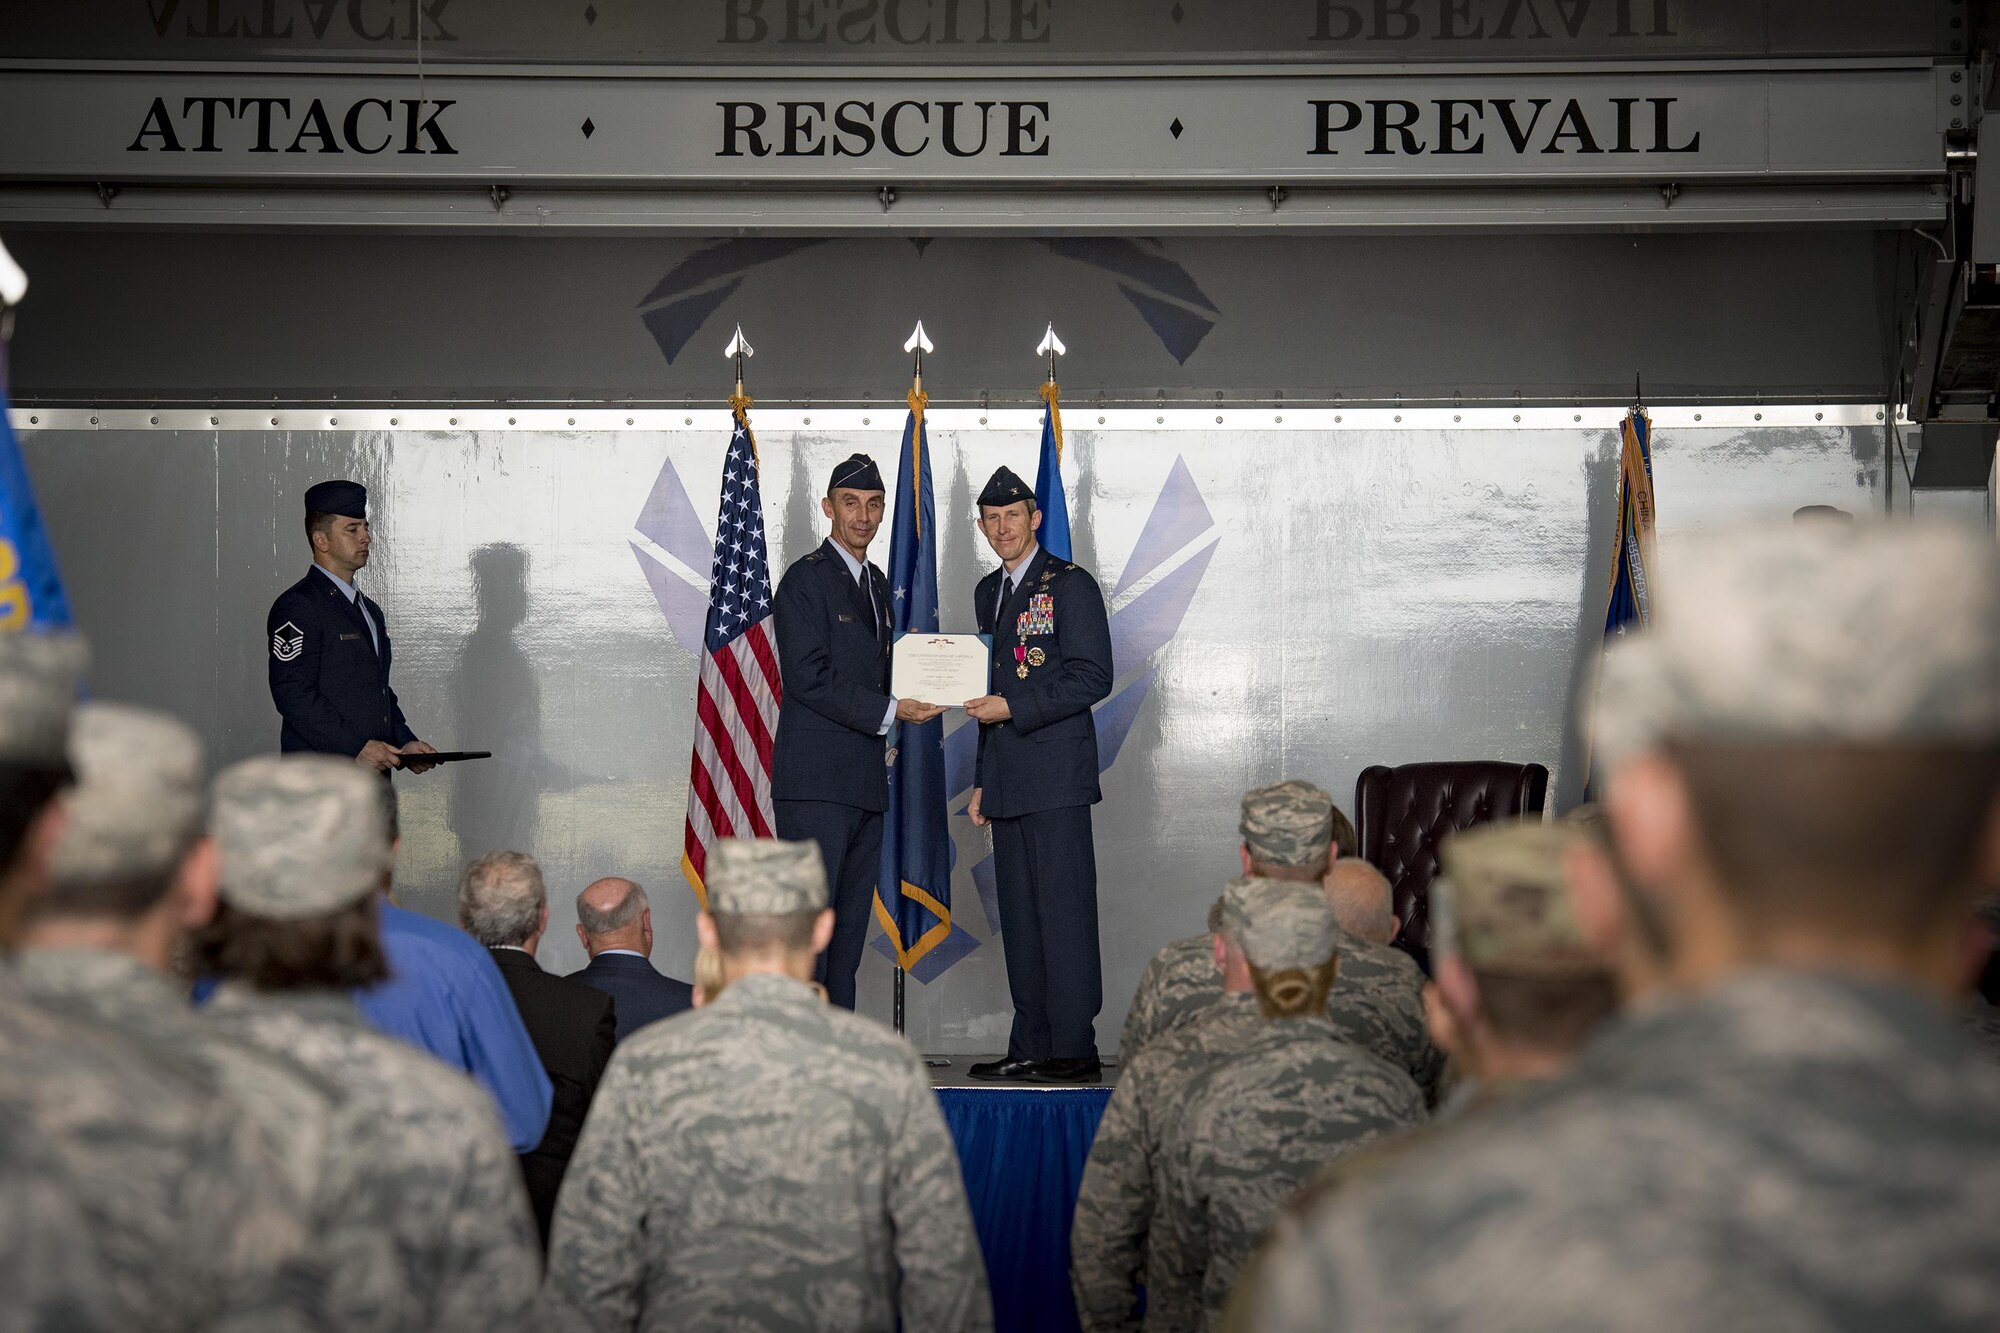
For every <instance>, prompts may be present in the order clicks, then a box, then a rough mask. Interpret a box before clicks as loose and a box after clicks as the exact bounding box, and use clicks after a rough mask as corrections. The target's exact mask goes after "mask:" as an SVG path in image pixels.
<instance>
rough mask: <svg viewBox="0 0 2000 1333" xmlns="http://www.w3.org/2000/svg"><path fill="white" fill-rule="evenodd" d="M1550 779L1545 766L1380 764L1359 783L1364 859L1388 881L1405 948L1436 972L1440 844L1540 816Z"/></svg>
mask: <svg viewBox="0 0 2000 1333" xmlns="http://www.w3.org/2000/svg"><path fill="white" fill-rule="evenodd" d="M1548 790H1549V771H1548V769H1546V768H1544V767H1542V766H1541V765H1540V764H1503V763H1498V762H1494V761H1490V760H1468V761H1462V762H1449V763H1433V764H1401V765H1398V766H1397V767H1395V768H1389V767H1386V766H1384V765H1381V764H1375V765H1372V766H1370V767H1368V768H1364V769H1363V770H1361V776H1360V777H1359V778H1358V779H1356V780H1355V783H1354V824H1355V828H1356V831H1357V832H1358V833H1359V834H1360V838H1361V856H1362V858H1363V859H1364V860H1366V861H1369V862H1371V863H1373V864H1374V866H1375V868H1376V869H1377V870H1380V871H1381V872H1382V873H1383V874H1384V875H1386V876H1388V879H1389V885H1390V887H1391V889H1393V890H1394V892H1395V902H1396V915H1397V917H1398V918H1400V919H1401V921H1402V923H1403V924H1402V930H1401V932H1400V933H1399V934H1398V935H1397V937H1396V945H1397V947H1398V948H1401V949H1405V950H1407V951H1408V952H1409V953H1410V955H1411V956H1412V957H1414V958H1415V959H1416V960H1417V962H1418V963H1420V964H1422V965H1423V968H1424V970H1425V971H1426V972H1428V971H1429V970H1430V924H1431V923H1430V890H1431V881H1432V880H1433V879H1434V878H1436V876H1437V872H1438V844H1439V843H1441V842H1442V841H1443V840H1444V839H1445V838H1446V837H1448V836H1450V835H1451V834H1453V833H1456V832H1457V831H1458V830H1460V829H1466V828H1471V827H1472V826H1473V825H1474V824H1483V823H1486V822H1487V821H1489V820H1494V819H1512V818H1515V817H1518V816H1521V815H1531V814H1540V813H1541V811H1542V803H1543V801H1544V800H1545V799H1546V798H1547V796H1548Z"/></svg>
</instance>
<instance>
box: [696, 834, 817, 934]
mask: <svg viewBox="0 0 2000 1333" xmlns="http://www.w3.org/2000/svg"><path fill="white" fill-rule="evenodd" d="M707 872H708V873H707V878H706V881H705V884H706V887H707V889H708V910H709V911H711V912H714V913H717V914H718V915H721V916H796V915H798V914H799V913H802V912H817V911H819V910H820V909H821V908H823V907H825V906H826V864H825V862H823V861H822V860H820V855H819V845H818V844H817V843H814V842H811V841H800V842H787V841H785V840H784V839H782V838H724V839H722V840H721V841H720V842H718V843H716V844H715V846H714V847H713V848H712V849H711V850H710V851H709V854H708V866H707Z"/></svg>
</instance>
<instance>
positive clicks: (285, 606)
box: [264, 481, 437, 774]
mask: <svg viewBox="0 0 2000 1333" xmlns="http://www.w3.org/2000/svg"><path fill="white" fill-rule="evenodd" d="M373 539H374V538H373V534H372V533H371V532H370V531H369V527H368V489H367V488H366V487H365V486H362V485H361V484H360V483H359V482H353V481H322V482H320V483H319V484H318V485H317V486H314V487H312V488H310V489H309V490H307V491H306V541H307V542H309V543H310V544H311V546H312V553H313V565H312V568H311V569H309V570H307V571H306V576H305V577H304V578H302V579H300V580H299V581H298V582H297V583H294V584H293V585H292V586H291V587H289V588H287V589H285V590H284V591H283V592H281V593H279V594H278V599H277V600H276V601H274V602H272V603H271V611H270V614H269V615H268V616H267V617H266V619H265V622H264V633H265V649H266V651H267V652H268V653H269V655H270V677H271V702H272V703H274V704H276V705H277V706H278V715H279V717H281V718H282V719H283V720H284V728H283V730H282V731H281V732H280V733H279V736H278V748H279V749H281V750H284V751H286V752H288V753H289V752H291V751H294V750H308V751H316V752H318V753H321V754H338V755H345V756H347V757H348V758H350V759H355V760H358V761H360V762H361V763H363V764H365V765H367V766H368V767H369V768H373V769H375V770H377V771H378V772H381V773H385V774H386V773H387V772H388V771H389V770H390V769H392V768H408V769H409V770H410V771H411V772H412V773H421V772H423V771H424V770H425V769H427V768H429V767H430V765H429V764H426V763H424V762H422V759H421V757H420V756H422V755H425V754H435V753H437V751H436V749H435V748H434V747H432V746H430V745H427V744H425V743H424V742H423V741H420V740H418V739H417V736H416V733H415V732H413V731H412V730H410V724H409V723H408V722H407V721H405V720H404V718H403V707H402V705H401V704H399V703H397V702H396V691H395V690H394V689H392V688H390V685H389V661H390V654H389V625H388V622H387V621H386V620H384V619H383V617H382V608H381V607H380V606H378V605H376V603H375V601H374V600H373V599H372V598H370V597H368V596H367V595H366V594H365V593H363V592H362V591H361V590H360V589H359V588H357V587H356V586H355V578H356V576H357V575H358V574H359V573H360V572H361V569H362V567H363V566H365V565H366V564H367V563H368V550H369V547H370V545H371V544H372V542H373Z"/></svg>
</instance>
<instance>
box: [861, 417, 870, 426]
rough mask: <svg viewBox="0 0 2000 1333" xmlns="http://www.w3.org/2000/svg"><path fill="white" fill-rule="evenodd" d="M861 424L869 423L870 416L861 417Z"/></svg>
mask: <svg viewBox="0 0 2000 1333" xmlns="http://www.w3.org/2000/svg"><path fill="white" fill-rule="evenodd" d="M861 424H862V425H864V426H866V425H868V424H869V421H868V418H867V417H863V418H861Z"/></svg>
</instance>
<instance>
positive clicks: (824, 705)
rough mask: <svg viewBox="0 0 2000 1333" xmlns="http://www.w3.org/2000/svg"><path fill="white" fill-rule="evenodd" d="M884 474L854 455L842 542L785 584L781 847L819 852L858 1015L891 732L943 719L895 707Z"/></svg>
mask: <svg viewBox="0 0 2000 1333" xmlns="http://www.w3.org/2000/svg"><path fill="white" fill-rule="evenodd" d="M882 500H883V496H882V474H881V472H880V471H879V470H877V468H876V466H875V460H874V459H872V458H870V457H868V455H866V454H855V455H854V456H853V457H851V458H849V459H847V460H846V461H845V462H843V463H841V464H840V465H839V466H837V467H835V468H834V470H833V475H832V476H831V478H829V480H828V481H827V484H826V496H825V498H824V499H822V500H821V501H820V512H821V513H823V514H825V515H826V517H827V520H828V521H829V522H830V523H831V524H832V526H833V531H832V534H831V535H830V536H828V537H827V539H826V540H825V541H824V542H822V543H821V544H820V545H819V546H818V547H817V548H816V549H815V550H813V551H812V552H811V554H809V555H806V556H804V557H803V558H801V559H799V560H797V561H795V562H793V564H792V567H791V568H790V569H788V570H786V571H785V577H784V578H783V579H781V580H780V581H779V583H778V603H777V608H776V615H775V619H776V629H777V634H778V671H779V674H780V675H781V676H782V678H783V680H784V686H785V697H784V700H783V702H782V703H781V704H780V705H779V708H778V736H777V741H776V743H775V745H774V747H773V750H772V755H771V804H772V807H773V809H772V813H773V814H774V815H775V816H776V817H777V825H778V828H777V833H778V836H779V837H780V838H785V839H788V840H790V841H794V842H799V841H804V840H806V839H811V840H812V841H813V842H815V843H818V844H819V851H820V856H821V858H822V859H823V860H824V861H825V862H826V879H827V884H828V886H829V888H830V890H831V894H832V898H833V902H832V907H833V938H832V940H831V941H830V942H829V943H828V944H827V946H826V952H825V953H824V954H822V955H821V956H820V961H819V980H820V982H821V984H823V985H824V986H825V987H826V994H827V998H828V999H829V1000H831V1001H832V1002H833V1003H834V1004H837V1005H839V1006H840V1007H841V1008H843V1009H852V1008H853V1007H854V974H855V971H856V970H857V969H858V968H859V967H860V966H861V948H862V945H863V944H865V943H866V942H867V939H868V917H869V914H870V912H871V910H872V908H871V904H872V903H873V901H874V897H875V883H876V880H877V879H878V878H879V876H880V871H881V862H882V814H883V812H884V811H885V810H887V809H888V808H889V775H888V766H887V764H886V762H885V757H886V744H887V742H886V740H885V738H886V737H887V736H888V734H889V725H890V723H892V722H894V721H896V720H897V719H898V718H901V719H903V720H905V721H911V722H924V721H928V720H929V719H931V718H933V717H936V716H937V715H938V714H939V713H940V712H942V711H943V709H941V708H936V707H932V706H931V705H929V704H924V703H917V702H914V701H910V700H903V701H900V702H899V701H898V700H895V699H892V698H891V697H890V696H889V625H890V619H889V613H890V605H889V581H888V579H887V578H885V577H884V576H883V574H882V571H881V570H879V569H877V568H876V567H875V566H874V565H873V564H870V563H869V562H868V543H869V542H871V541H873V540H874V538H875V531H876V529H878V528H879V527H881V526H882V510H883V503H882Z"/></svg>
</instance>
